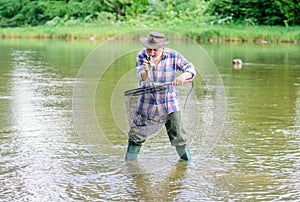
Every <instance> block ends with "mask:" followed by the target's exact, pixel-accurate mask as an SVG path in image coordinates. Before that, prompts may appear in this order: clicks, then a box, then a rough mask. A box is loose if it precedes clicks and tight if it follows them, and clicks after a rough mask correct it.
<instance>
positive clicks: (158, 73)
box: [125, 32, 196, 161]
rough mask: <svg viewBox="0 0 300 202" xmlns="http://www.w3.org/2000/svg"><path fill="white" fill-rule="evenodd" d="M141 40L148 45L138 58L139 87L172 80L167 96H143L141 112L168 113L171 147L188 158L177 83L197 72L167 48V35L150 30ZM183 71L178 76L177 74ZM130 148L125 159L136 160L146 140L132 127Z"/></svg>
mask: <svg viewBox="0 0 300 202" xmlns="http://www.w3.org/2000/svg"><path fill="white" fill-rule="evenodd" d="M141 43H142V44H143V45H144V46H145V48H144V49H142V50H141V51H140V52H139V53H138V54H137V57H136V73H137V76H138V78H139V80H140V87H146V86H148V85H154V86H155V85H162V84H166V83H171V84H173V85H171V86H170V87H169V89H168V92H167V93H166V96H158V97H157V100H154V101H153V100H152V99H153V98H151V99H150V97H146V96H147V95H145V97H143V99H140V100H139V104H138V105H139V107H138V108H139V111H141V113H145V114H152V115H153V114H154V115H157V114H158V115H159V116H164V115H167V116H168V119H167V121H166V123H165V127H166V130H167V134H168V136H169V140H170V142H171V145H172V146H175V147H176V151H177V153H178V155H179V157H180V158H181V159H183V160H186V161H189V160H190V159H191V157H190V151H189V148H188V147H187V145H186V140H185V138H184V137H183V136H182V125H181V112H180V106H179V100H178V89H177V86H180V85H182V84H184V83H185V82H186V81H191V80H192V79H193V78H194V77H195V75H196V71H195V68H194V66H193V64H191V63H190V62H188V61H187V60H186V59H185V58H184V57H183V56H182V55H181V54H180V53H179V52H177V51H175V50H172V49H168V48H166V44H168V43H169V42H166V41H165V36H164V35H163V34H162V33H158V32H151V33H150V34H149V36H148V38H141ZM177 72H181V74H180V75H179V76H178V77H176V75H177V74H176V73H177ZM128 137H129V138H128V147H127V152H126V157H125V160H126V161H132V160H135V159H136V158H137V156H138V153H139V151H140V148H141V146H142V144H143V143H144V142H145V141H146V138H147V137H146V136H144V135H141V134H138V133H136V132H135V131H134V130H130V131H129V133H128Z"/></svg>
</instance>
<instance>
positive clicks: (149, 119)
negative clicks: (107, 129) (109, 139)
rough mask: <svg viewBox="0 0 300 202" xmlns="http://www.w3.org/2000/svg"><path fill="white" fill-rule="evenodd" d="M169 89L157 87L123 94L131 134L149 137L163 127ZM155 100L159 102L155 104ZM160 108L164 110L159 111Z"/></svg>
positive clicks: (164, 86)
mask: <svg viewBox="0 0 300 202" xmlns="http://www.w3.org/2000/svg"><path fill="white" fill-rule="evenodd" d="M169 87H170V85H169V84H167V85H157V86H148V87H145V88H136V89H132V90H128V91H125V92H124V96H125V102H126V111H127V117H128V122H129V125H130V130H131V131H132V132H134V133H137V134H140V135H143V136H149V135H151V134H154V133H156V132H158V131H159V130H160V129H161V127H162V126H163V125H165V123H166V122H167V119H168V116H167V107H168V99H167V96H168V93H169ZM157 100H159V101H160V102H156V101H157ZM161 101H163V102H161ZM162 108H163V109H164V110H161V109H162ZM161 111H163V112H165V113H161Z"/></svg>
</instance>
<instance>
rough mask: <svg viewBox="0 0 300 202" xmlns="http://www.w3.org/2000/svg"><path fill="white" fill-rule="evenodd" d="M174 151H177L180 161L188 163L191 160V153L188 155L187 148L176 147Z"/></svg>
mask: <svg viewBox="0 0 300 202" xmlns="http://www.w3.org/2000/svg"><path fill="white" fill-rule="evenodd" d="M176 151H177V153H178V155H179V157H180V158H181V159H182V160H185V161H190V160H191V153H190V149H189V148H188V147H186V146H177V147H176Z"/></svg>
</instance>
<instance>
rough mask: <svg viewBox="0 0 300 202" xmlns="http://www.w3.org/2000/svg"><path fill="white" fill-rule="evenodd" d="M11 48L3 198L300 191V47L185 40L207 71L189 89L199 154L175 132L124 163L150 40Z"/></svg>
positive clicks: (4, 54) (2, 92)
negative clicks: (180, 149)
mask: <svg viewBox="0 0 300 202" xmlns="http://www.w3.org/2000/svg"><path fill="white" fill-rule="evenodd" d="M124 39H125V41H121V42H120V40H124ZM200 45H201V46H200ZM0 47H1V52H0V59H1V60H0V78H1V80H0V82H1V86H0V109H1V110H0V114H1V115H0V157H1V158H0V200H1V201H268V200H272V201H299V200H300V180H299V179H300V171H299V168H300V160H299V159H300V158H299V157H300V144H299V139H300V138H299V134H300V65H299V64H300V60H299V58H300V57H299V56H300V55H299V53H300V46H299V45H294V44H280V45H279V44H240V43H239V44H235V43H230V44H225V43H212V44H211V43H205V44H195V43H193V42H191V41H189V40H178V42H175V43H174V40H173V44H172V43H171V44H170V47H171V48H175V49H177V50H180V51H181V52H183V53H184V55H185V56H186V57H187V58H188V59H189V60H191V61H192V62H193V63H194V64H195V66H196V67H197V71H198V75H197V77H196V78H197V79H195V81H194V84H193V86H192V84H187V85H186V86H182V87H181V98H182V99H181V100H182V101H185V100H186V105H185V106H186V107H184V108H183V109H182V113H183V118H184V124H185V127H186V130H187V132H188V135H187V139H188V143H189V145H190V149H191V154H192V161H191V162H189V163H186V162H182V161H180V160H179V158H178V157H177V154H176V151H175V149H174V148H173V147H172V146H171V145H170V143H169V140H168V138H167V136H166V134H165V131H164V129H162V130H161V131H160V132H159V133H157V134H155V135H153V136H150V137H149V139H148V140H147V141H146V143H145V144H144V145H143V147H142V150H141V153H140V155H139V157H138V160H137V161H135V162H131V163H127V162H125V161H124V155H125V151H126V146H127V136H126V134H127V131H128V129H129V126H128V122H127V118H126V108H125V100H124V96H123V92H124V91H125V90H128V89H131V88H135V87H136V86H137V80H136V77H135V72H134V65H135V64H134V63H135V62H134V60H135V54H136V51H137V50H138V49H139V48H141V45H140V44H139V43H137V42H135V41H130V40H128V39H127V37H126V35H125V36H122V37H121V39H120V38H118V39H115V40H111V41H108V42H101V43H100V42H96V41H53V40H1V41H0ZM234 58H241V59H242V60H243V62H244V64H243V65H242V67H241V68H233V66H232V64H231V61H232V59H234ZM190 89H192V93H191V94H190V96H189V97H187V96H188V91H189V90H190Z"/></svg>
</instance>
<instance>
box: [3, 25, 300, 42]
mask: <svg viewBox="0 0 300 202" xmlns="http://www.w3.org/2000/svg"><path fill="white" fill-rule="evenodd" d="M143 28H145V29H146V28H150V27H138V26H130V25H123V24H121V25H120V24H119V25H117V24H115V25H105V26H104V25H96V24H82V25H72V26H70V25H69V26H55V27H54V26H38V27H22V28H20V27H17V28H2V29H0V37H1V38H2V39H6V38H38V39H64V40H105V39H108V38H110V37H113V36H116V35H119V34H122V33H126V32H130V31H134V30H138V29H143ZM156 28H157V29H166V30H170V31H174V32H180V33H181V34H183V35H186V36H188V37H190V38H192V39H193V40H195V41H199V42H249V43H296V44H299V43H300V27H270V26H238V25H230V26H226V25H213V26H210V25H201V26H200V25H198V26H197V25H196V26H195V25H188V24H187V25H182V26H167V27H156Z"/></svg>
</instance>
